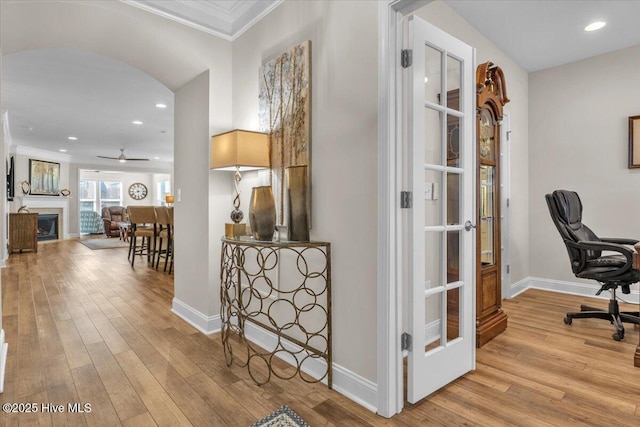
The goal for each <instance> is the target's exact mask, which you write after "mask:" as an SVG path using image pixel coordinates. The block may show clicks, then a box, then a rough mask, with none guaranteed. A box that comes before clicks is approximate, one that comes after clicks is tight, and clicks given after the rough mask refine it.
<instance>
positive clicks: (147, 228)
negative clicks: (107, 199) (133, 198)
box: [127, 206, 157, 267]
mask: <svg viewBox="0 0 640 427" xmlns="http://www.w3.org/2000/svg"><path fill="white" fill-rule="evenodd" d="M127 211H128V213H129V222H130V223H131V234H130V235H129V259H130V260H131V267H133V265H134V263H135V260H136V255H140V256H143V255H146V256H147V263H151V265H153V254H154V251H155V246H156V236H157V232H156V212H155V210H154V208H153V206H129V207H128V208H127ZM138 238H142V241H141V242H140V245H138V243H137V240H138Z"/></svg>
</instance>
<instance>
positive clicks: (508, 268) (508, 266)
mask: <svg viewBox="0 0 640 427" xmlns="http://www.w3.org/2000/svg"><path fill="white" fill-rule="evenodd" d="M510 267H511V266H510V265H509V264H507V274H509V270H510V269H511V268H510Z"/></svg>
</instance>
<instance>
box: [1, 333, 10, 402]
mask: <svg viewBox="0 0 640 427" xmlns="http://www.w3.org/2000/svg"><path fill="white" fill-rule="evenodd" d="M8 350H9V344H7V343H6V342H4V329H2V330H1V331H0V393H2V392H3V391H4V372H5V368H6V367H7V352H8Z"/></svg>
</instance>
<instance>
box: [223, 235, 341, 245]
mask: <svg viewBox="0 0 640 427" xmlns="http://www.w3.org/2000/svg"><path fill="white" fill-rule="evenodd" d="M220 240H222V241H223V242H224V243H228V244H230V245H238V246H270V247H281V248H287V247H294V246H306V247H311V246H330V245H331V243H329V242H319V241H308V242H294V241H290V240H256V239H254V238H253V237H252V236H241V237H224V236H223V237H222V238H221V239H220Z"/></svg>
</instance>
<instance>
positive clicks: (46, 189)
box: [29, 159, 60, 196]
mask: <svg viewBox="0 0 640 427" xmlns="http://www.w3.org/2000/svg"><path fill="white" fill-rule="evenodd" d="M29 184H30V187H31V188H30V190H31V191H30V193H29V194H33V195H37V196H57V195H59V194H60V163H53V162H45V161H43V160H34V159H29Z"/></svg>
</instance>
